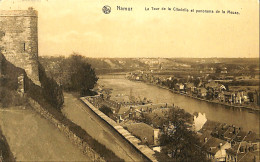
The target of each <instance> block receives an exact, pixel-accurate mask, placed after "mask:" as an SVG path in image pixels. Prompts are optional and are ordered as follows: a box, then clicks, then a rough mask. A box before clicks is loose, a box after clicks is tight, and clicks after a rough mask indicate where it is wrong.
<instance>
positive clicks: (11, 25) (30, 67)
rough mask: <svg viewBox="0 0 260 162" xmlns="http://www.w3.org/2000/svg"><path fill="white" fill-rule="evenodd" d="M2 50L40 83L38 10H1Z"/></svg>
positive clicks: (0, 43)
mask: <svg viewBox="0 0 260 162" xmlns="http://www.w3.org/2000/svg"><path fill="white" fill-rule="evenodd" d="M0 50H1V52H2V54H3V55H4V56H5V57H6V59H7V60H8V61H9V62H11V63H12V64H14V65H15V66H17V67H19V68H22V69H24V70H25V71H26V73H27V75H28V77H29V78H30V79H31V80H32V81H33V82H34V83H35V84H37V85H40V82H39V72H38V62H37V61H38V13H37V11H36V10H34V9H33V8H29V9H28V10H0Z"/></svg>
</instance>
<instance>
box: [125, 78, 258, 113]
mask: <svg viewBox="0 0 260 162" xmlns="http://www.w3.org/2000/svg"><path fill="white" fill-rule="evenodd" d="M128 80H130V79H128ZM130 81H135V80H130ZM136 82H142V81H136ZM142 83H145V84H148V85H152V86H156V87H158V88H162V89H166V90H168V91H170V92H172V93H174V94H178V95H182V96H186V97H190V98H193V99H197V100H200V101H205V102H208V103H213V104H219V105H223V106H228V107H232V108H239V109H240V110H241V109H246V110H248V111H249V112H250V113H259V112H260V109H256V108H253V107H248V106H244V105H232V104H228V103H223V102H219V101H216V100H206V99H203V98H199V97H196V96H192V95H189V94H184V93H181V92H178V91H174V90H172V89H170V88H168V87H164V86H161V85H157V84H153V83H148V82H142Z"/></svg>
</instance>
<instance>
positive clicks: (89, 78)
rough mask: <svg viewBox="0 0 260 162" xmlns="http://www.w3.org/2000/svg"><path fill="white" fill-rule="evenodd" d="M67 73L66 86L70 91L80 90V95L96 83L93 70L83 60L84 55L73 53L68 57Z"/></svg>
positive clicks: (85, 93)
mask: <svg viewBox="0 0 260 162" xmlns="http://www.w3.org/2000/svg"><path fill="white" fill-rule="evenodd" d="M68 63H69V64H68V67H67V68H68V74H69V79H70V83H69V84H68V85H67V86H68V87H66V88H67V89H69V90H71V91H78V92H80V94H81V96H84V95H87V94H89V92H90V89H92V88H94V86H95V84H96V83H97V80H98V78H97V76H96V74H95V70H94V69H93V68H91V65H90V64H88V63H86V61H84V57H83V56H80V55H77V54H74V55H72V56H70V57H69V58H68Z"/></svg>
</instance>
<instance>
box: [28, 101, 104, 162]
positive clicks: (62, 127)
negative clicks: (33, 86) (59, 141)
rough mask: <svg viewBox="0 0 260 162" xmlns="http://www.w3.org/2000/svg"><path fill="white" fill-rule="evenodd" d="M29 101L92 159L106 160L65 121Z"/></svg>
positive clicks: (99, 161) (100, 161)
mask: <svg viewBox="0 0 260 162" xmlns="http://www.w3.org/2000/svg"><path fill="white" fill-rule="evenodd" d="M29 103H30V104H31V106H32V107H33V109H35V110H36V111H37V112H38V113H40V114H41V115H42V116H43V117H44V118H46V119H48V120H49V121H50V122H51V123H52V124H54V125H55V126H56V127H57V128H58V129H59V130H60V131H61V132H63V133H64V134H65V135H66V136H67V137H68V138H69V139H70V140H71V141H72V142H73V144H75V145H76V146H77V147H78V148H79V149H80V150H81V151H82V152H83V154H85V155H87V156H88V157H90V159H89V160H90V161H97V162H105V160H104V158H103V157H102V156H100V155H99V154H98V153H96V152H95V151H94V150H93V149H92V148H91V147H90V146H89V145H88V143H87V141H84V140H82V139H81V138H79V137H78V136H77V135H76V134H75V133H74V132H72V131H71V130H70V129H69V127H67V126H65V125H64V124H63V123H61V122H59V121H58V120H56V119H55V118H54V117H53V116H52V115H51V114H50V113H49V112H48V111H47V110H45V109H44V108H42V107H41V106H40V105H39V104H38V103H37V102H35V101H34V100H32V99H29Z"/></svg>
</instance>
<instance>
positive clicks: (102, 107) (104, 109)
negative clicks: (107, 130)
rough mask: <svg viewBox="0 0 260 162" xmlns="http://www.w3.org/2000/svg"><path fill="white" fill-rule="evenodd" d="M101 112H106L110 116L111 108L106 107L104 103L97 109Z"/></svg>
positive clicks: (111, 113)
mask: <svg viewBox="0 0 260 162" xmlns="http://www.w3.org/2000/svg"><path fill="white" fill-rule="evenodd" d="M99 110H100V111H101V112H103V113H104V114H106V115H107V116H109V117H110V116H111V115H113V112H112V111H111V109H110V108H109V107H107V106H106V105H102V106H101V108H100V109H99Z"/></svg>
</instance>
